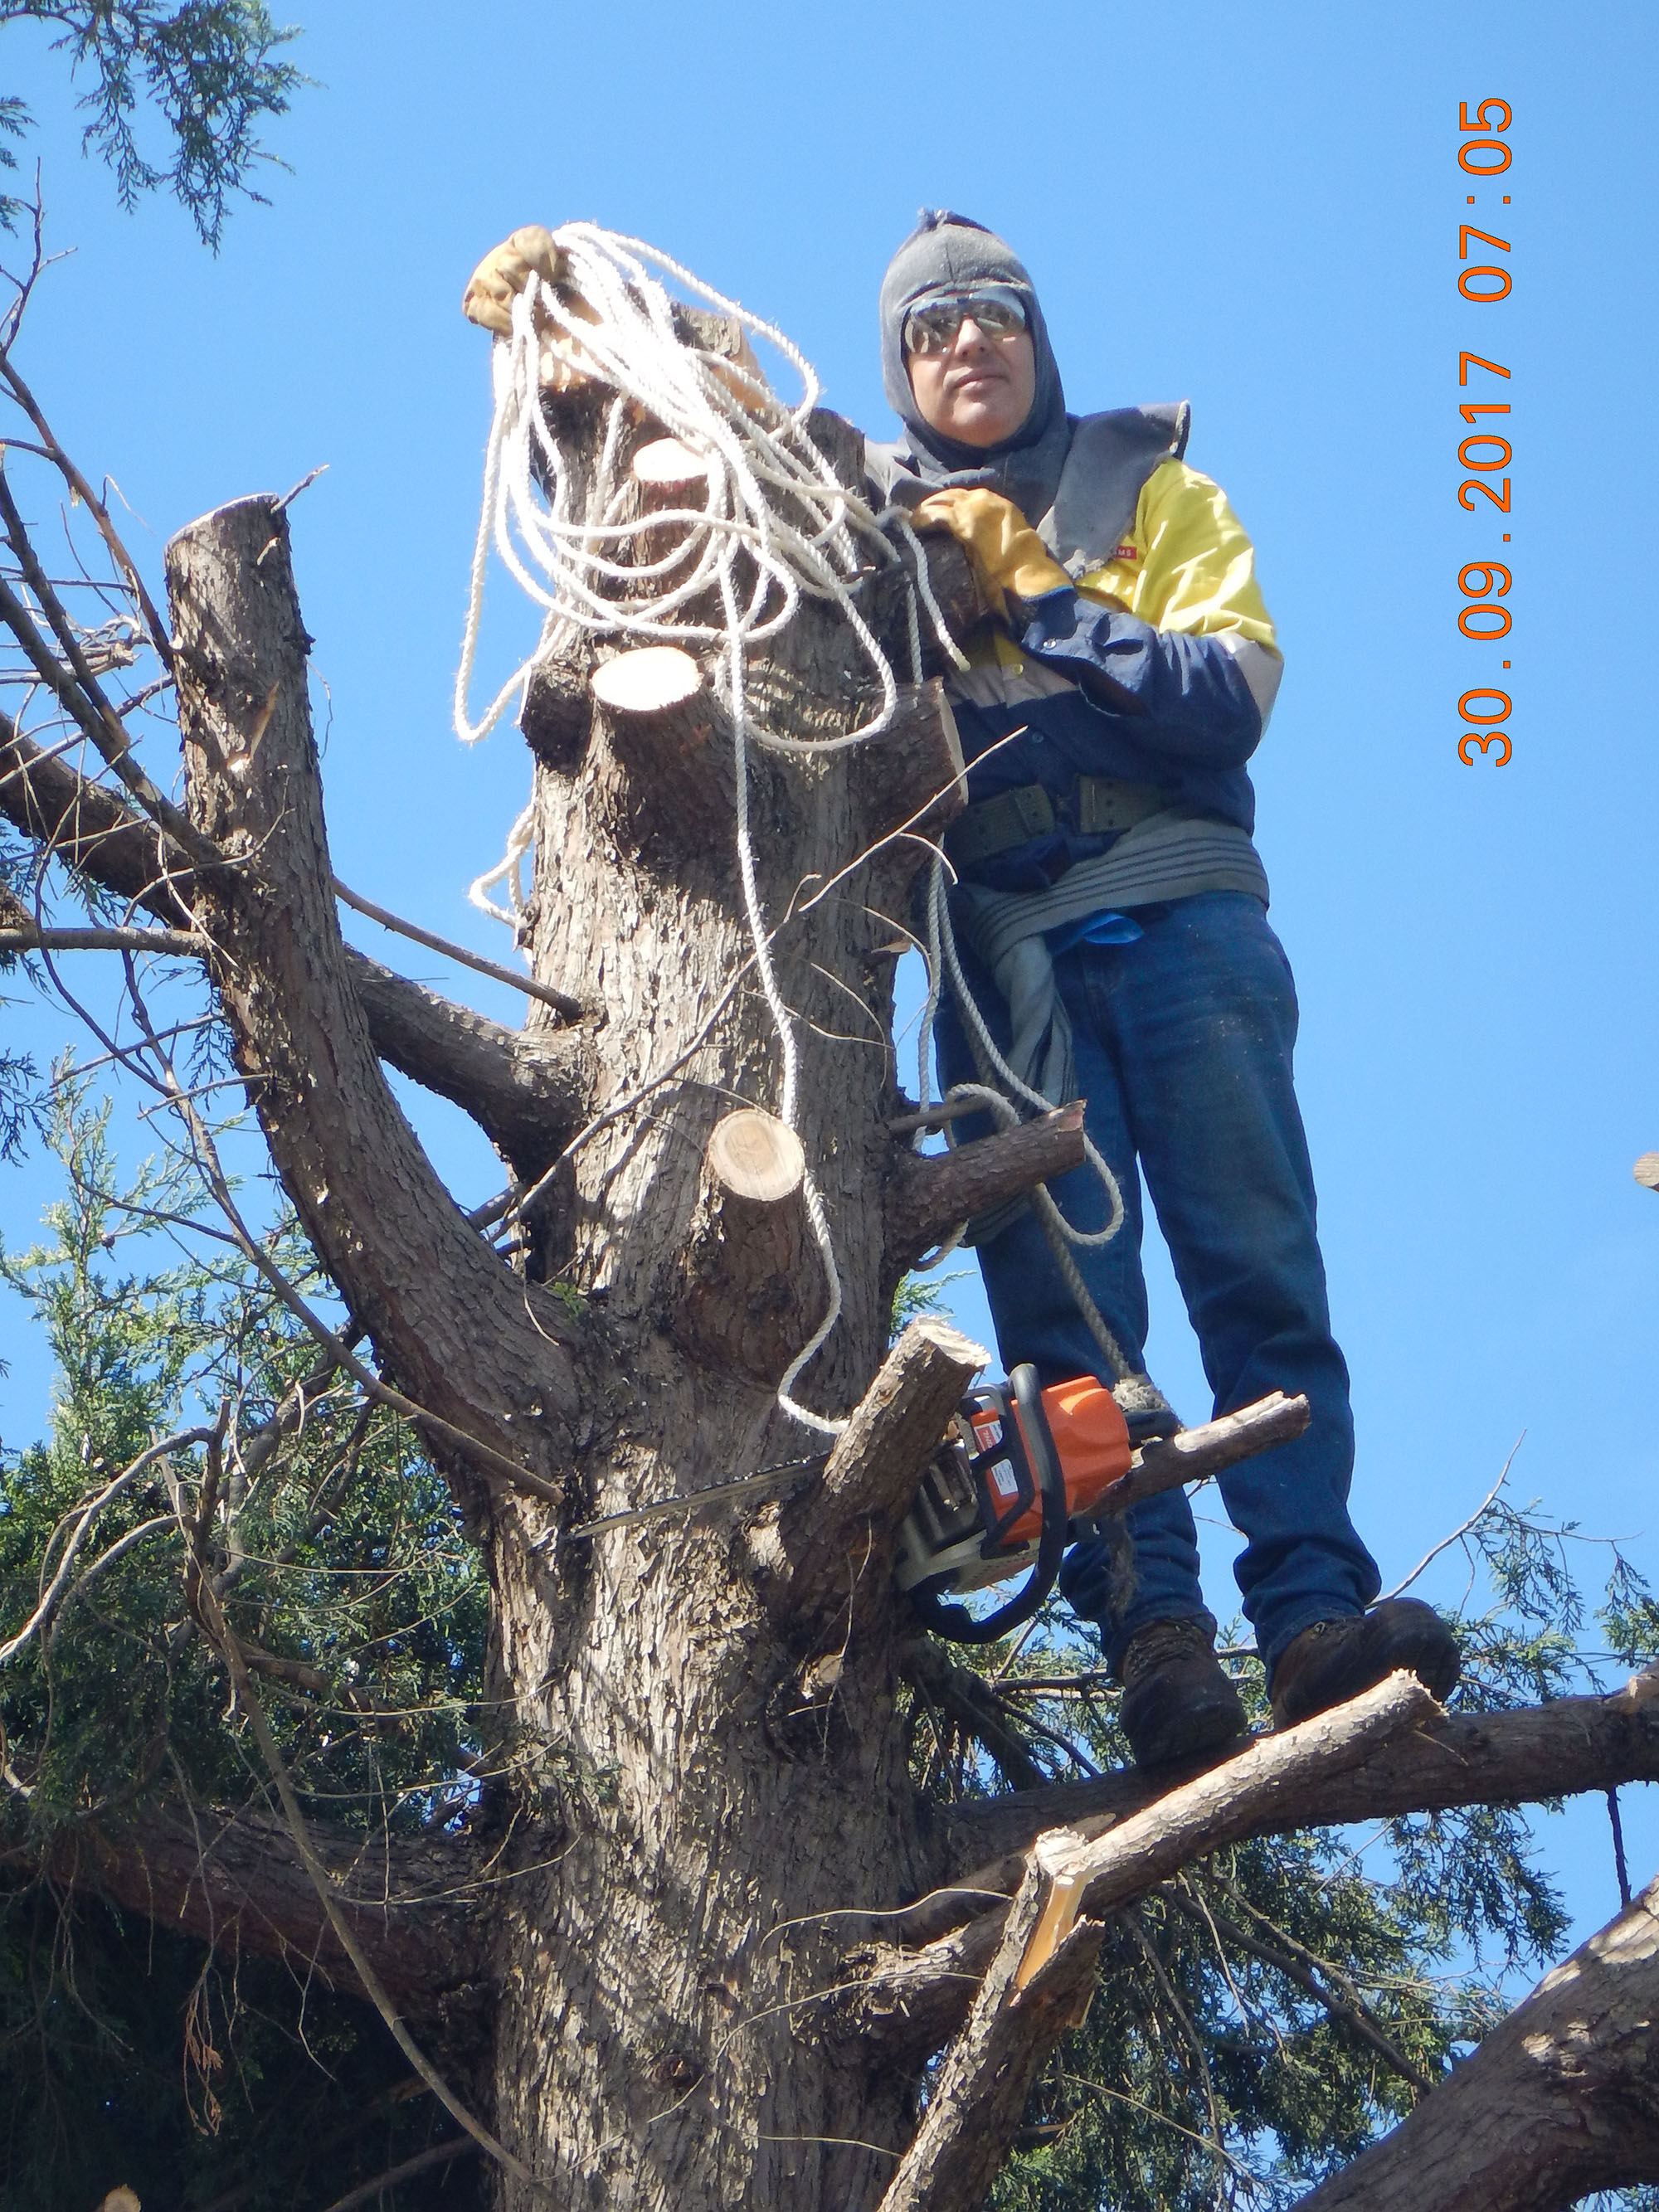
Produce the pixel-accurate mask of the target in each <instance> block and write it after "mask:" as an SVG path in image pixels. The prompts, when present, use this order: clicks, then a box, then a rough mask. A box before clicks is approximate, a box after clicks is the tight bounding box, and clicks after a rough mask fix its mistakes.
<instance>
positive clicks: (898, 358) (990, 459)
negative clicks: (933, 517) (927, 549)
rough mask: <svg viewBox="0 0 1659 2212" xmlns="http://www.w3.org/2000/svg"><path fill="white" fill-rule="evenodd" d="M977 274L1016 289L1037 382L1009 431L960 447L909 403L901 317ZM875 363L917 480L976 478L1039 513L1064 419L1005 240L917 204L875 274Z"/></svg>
mask: <svg viewBox="0 0 1659 2212" xmlns="http://www.w3.org/2000/svg"><path fill="white" fill-rule="evenodd" d="M986 283H990V284H1006V285H1007V286H1008V287H1009V288H1010V289H1012V290H1013V291H1016V292H1018V295H1019V296H1020V300H1021V301H1022V303H1023V304H1024V308H1025V314H1026V320H1027V322H1028V324H1029V325H1030V333H1031V344H1032V348H1033V350H1034V352H1035V354H1036V392H1035V395H1034V397H1033V398H1032V401H1031V410H1030V414H1029V415H1027V416H1026V417H1025V420H1024V422H1022V423H1021V425H1020V427H1019V428H1018V430H1017V431H1016V432H1015V433H1014V435H1013V436H1012V438H1006V439H1004V440H1003V441H1002V442H1001V443H1000V445H996V446H965V445H963V444H962V443H960V442H959V441H957V440H956V439H954V438H945V437H942V436H941V435H940V434H939V432H938V431H937V430H935V429H934V428H933V426H932V425H931V424H930V423H929V422H927V421H926V419H925V418H924V417H923V416H922V414H921V410H920V409H919V408H918V407H917V405H916V402H915V393H914V392H912V391H911V389H910V377H909V372H908V369H907V368H906V367H905V360H904V319H905V316H906V314H907V313H908V311H909V310H910V308H911V307H914V306H915V303H916V301H918V300H921V299H923V298H925V297H926V296H927V294H928V293H930V292H938V291H950V290H952V289H955V288H957V287H959V286H963V285H968V284H986ZM881 370H882V382H883V385H884V388H885V390H886V393H887V398H888V400H889V403H890V405H891V407H892V409H893V411H894V413H895V414H896V416H898V418H899V420H900V422H902V423H903V425H904V441H905V446H906V448H907V450H908V458H909V459H910V460H911V462H912V463H913V465H914V466H915V471H916V473H917V475H918V476H919V477H921V481H922V482H923V483H926V484H928V485H930V486H935V485H939V484H946V483H963V484H982V485H984V486H986V487H987V489H991V490H993V491H999V492H1000V493H1001V494H1002V495H1003V496H1004V497H1005V498H1006V499H1011V500H1012V501H1013V502H1014V504H1015V506H1016V507H1018V508H1019V509H1020V510H1021V511H1022V513H1024V515H1025V517H1026V519H1027V520H1029V521H1031V522H1036V521H1039V520H1041V519H1042V516H1043V515H1045V514H1046V513H1048V509H1049V507H1052V505H1053V504H1054V490H1055V487H1056V486H1057V485H1058V483H1059V482H1060V469H1061V467H1062V466H1063V465H1064V463H1065V459H1066V448H1067V447H1068V446H1069V445H1070V443H1071V436H1072V425H1071V422H1070V421H1069V419H1068V418H1067V416H1066V395H1065V393H1064V392H1063V391H1062V389H1061V387H1060V368H1059V365H1058V363H1057V362H1055V360H1054V349H1053V348H1052V346H1051V345H1050V344H1049V343H1048V325H1047V324H1046V323H1045V322H1044V321H1043V319H1042V307H1041V306H1040V305H1039V304H1038V301H1037V295H1036V287H1035V286H1034V285H1033V283H1032V282H1031V279H1030V274H1029V272H1028V271H1027V270H1026V267H1025V264H1024V262H1023V261H1021V259H1020V258H1019V257H1018V254H1017V253H1016V252H1014V251H1013V249H1012V246H1008V245H1007V244H1006V243H1005V241H1004V240H1001V239H1000V238H999V237H998V236H997V234H996V233H995V232H994V231H990V230H987V229H986V228H985V227H984V225H983V224H982V223H977V222H972V221H971V220H970V219H969V217H968V216H962V215H954V214H952V213H951V210H949V209H948V208H923V210H921V216H920V217H919V219H918V221H917V224H916V228H915V229H914V230H913V231H912V232H911V234H910V235H909V236H908V238H907V239H906V240H905V241H904V243H903V245H902V246H900V248H899V250H898V252H896V254H895V255H894V256H893V258H892V259H891V261H890V263H889V264H888V265H887V274H886V275H885V276H884V277H883V279H882V283H881Z"/></svg>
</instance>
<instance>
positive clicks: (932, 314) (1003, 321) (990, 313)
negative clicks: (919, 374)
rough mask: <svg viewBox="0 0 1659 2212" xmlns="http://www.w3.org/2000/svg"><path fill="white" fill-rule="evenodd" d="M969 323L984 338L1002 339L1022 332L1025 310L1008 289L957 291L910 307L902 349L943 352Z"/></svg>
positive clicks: (917, 351) (916, 351)
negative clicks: (998, 291) (948, 295)
mask: <svg viewBox="0 0 1659 2212" xmlns="http://www.w3.org/2000/svg"><path fill="white" fill-rule="evenodd" d="M966 322H971V323H972V324H973V325H975V329H977V330H980V331H983V332H984V334H985V336H986V337H987V338H1006V337H1011V336H1012V334H1013V332H1014V331H1023V330H1024V328H1025V326H1026V325H1025V310H1024V307H1022V306H1021V304H1020V302H1019V301H1018V297H1017V296H1016V295H1014V294H1013V293H1012V292H1008V293H994V292H969V293H957V294H956V295H954V296H953V297H951V298H950V299H946V300H932V301H928V303H927V306H926V307H915V308H913V309H912V310H911V312H910V314H909V316H908V318H907V319H906V322H905V325H904V350H905V351H906V353H909V354H929V353H944V352H945V351H947V350H948V349H949V348H950V347H951V346H952V345H954V344H955V343H956V339H957V332H958V331H960V330H961V328H962V326H963V324H964V323H966Z"/></svg>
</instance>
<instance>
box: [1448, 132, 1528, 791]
mask: <svg viewBox="0 0 1659 2212" xmlns="http://www.w3.org/2000/svg"><path fill="white" fill-rule="evenodd" d="M1457 127H1458V129H1459V131H1461V132H1462V142H1461V143H1460V144H1459V146H1458V149H1457V165H1458V167H1459V168H1460V169H1462V172H1463V174H1464V175H1465V176H1466V177H1467V178H1468V179H1469V180H1470V181H1471V182H1472V183H1477V184H1478V183H1479V182H1480V180H1482V179H1496V178H1498V177H1502V176H1504V175H1505V174H1506V173H1507V172H1508V170H1509V166H1510V143H1509V140H1508V139H1507V138H1506V137H1504V132H1505V131H1508V129H1509V127H1510V104H1509V102H1508V101H1507V100H1482V101H1481V102H1480V106H1478V107H1477V108H1476V109H1475V111H1474V118H1473V119H1471V118H1470V115H1469V107H1468V101H1467V100H1462V101H1460V103H1459V105H1458V116H1457ZM1465 197H1466V200H1467V204H1468V206H1470V207H1472V208H1478V209H1479V210H1480V214H1481V215H1482V216H1484V218H1485V220H1486V222H1493V221H1496V220H1498V217H1497V216H1495V215H1494V214H1493V213H1492V212H1491V211H1490V210H1489V209H1488V207H1487V205H1486V201H1487V200H1489V199H1490V198H1491V197H1492V194H1491V192H1490V191H1488V192H1487V193H1486V194H1485V195H1481V194H1479V193H1477V192H1473V191H1472V192H1469V193H1467V194H1466V195H1465ZM1500 198H1501V204H1502V205H1503V206H1504V207H1508V205H1509V204H1510V195H1509V194H1508V193H1507V192H1504V193H1503V194H1502V195H1501V196H1500ZM1503 222H1504V229H1505V230H1507V229H1508V228H1509V227H1510V225H1509V221H1508V218H1507V217H1504V218H1503ZM1509 251H1510V241H1509V240H1508V239H1507V238H1499V237H1498V235H1497V234H1496V233H1495V232H1492V231H1490V230H1478V229H1477V228H1475V226H1474V223H1473V222H1462V223H1460V224H1459V225H1458V227H1457V258H1458V259H1459V261H1460V262H1461V263H1462V268H1461V269H1460V270H1459V271H1458V276H1457V289H1458V290H1459V292H1461V293H1462V296H1463V297H1464V299H1465V300H1467V301H1469V302H1470V304H1471V305H1472V306H1474V307H1497V306H1498V304H1499V302H1500V301H1504V300H1507V299H1508V298H1509V296H1510V264H1509V262H1508V260H1507V258H1505V259H1504V260H1503V261H1498V260H1495V259H1492V258H1484V257H1486V256H1489V255H1496V254H1500V253H1501V254H1503V255H1504V256H1505V257H1507V255H1508V253H1509ZM1483 335H1484V334H1483ZM1503 350H1504V351H1507V350H1508V349H1507V347H1505V348H1504V349H1503ZM1493 351H1494V352H1496V351H1498V346H1497V345H1496V344H1494V346H1493ZM1496 377H1501V378H1502V379H1503V380H1504V382H1503V384H1502V385H1498V384H1495V383H1494V382H1493V381H1492V379H1493V378H1496ZM1509 380H1510V372H1509V370H1508V369H1507V368H1505V367H1504V364H1503V362H1498V361H1489V360H1487V359H1486V357H1485V356H1483V355H1480V354H1478V353H1466V352H1462V351H1460V352H1459V354H1458V356H1457V381H1458V384H1459V386H1461V388H1462V402H1461V404H1460V405H1459V407H1458V410H1457V411H1458V414H1459V415H1460V416H1462V420H1463V422H1464V425H1465V427H1466V435H1465V436H1464V438H1463V440H1462V443H1461V444H1460V445H1459V447H1458V448H1457V459H1458V462H1459V464H1460V465H1461V466H1462V468H1463V469H1464V470H1465V471H1467V473H1466V475H1465V476H1464V477H1463V480H1462V483H1460V484H1459V485H1458V487H1457V503H1458V505H1459V506H1460V507H1463V508H1465V509H1466V510H1467V511H1468V513H1471V514H1478V515H1481V516H1484V517H1485V518H1486V520H1488V521H1490V520H1492V513H1491V511H1490V510H1491V509H1492V508H1496V509H1497V511H1498V513H1499V514H1504V515H1507V514H1508V513H1509V511H1510V477H1509V473H1508V471H1509V467H1510V454H1511V451H1512V448H1511V447H1510V441H1509V439H1508V438H1507V437H1504V436H1503V435H1500V433H1501V432H1502V431H1504V430H1507V429H1508V428H1510V425H1509V423H1508V422H1501V423H1500V422H1498V420H1497V419H1496V418H1498V416H1508V414H1509V412H1510V401H1509V399H1508V398H1492V397H1491V396H1489V395H1491V394H1492V393H1495V392H1499V391H1504V392H1506V391H1507V389H1508V386H1509ZM1502 538H1503V542H1504V544H1505V545H1507V544H1509V542H1510V533H1509V532H1508V531H1507V530H1505V531H1504V532H1503V533H1502ZM1513 580H1514V579H1513V577H1512V575H1511V574H1510V567H1509V564H1508V562H1504V561H1469V562H1465V563H1464V565H1463V567H1462V568H1460V569H1459V571H1458V574H1457V588H1458V590H1459V591H1460V592H1462V595H1463V600H1464V604H1463V605H1462V608H1460V610H1459V611H1458V617H1457V627H1458V629H1460V630H1462V633H1463V635H1464V636H1465V637H1467V638H1472V639H1474V640H1475V641H1477V642H1478V643H1480V644H1482V645H1493V644H1496V643H1497V641H1498V640H1499V639H1500V638H1505V637H1507V636H1508V635H1509V634H1510V611H1509V609H1508V608H1507V607H1506V606H1504V605H1503V601H1504V598H1505V597H1506V596H1507V594H1508V592H1509V588H1510V584H1511V583H1512V581H1513ZM1509 665H1510V664H1509V662H1508V661H1507V660H1505V661H1504V664H1503V666H1504V669H1505V670H1507V668H1508V667H1509ZM1457 713H1458V719H1459V720H1461V721H1462V722H1464V723H1466V724H1471V723H1472V724H1474V727H1473V728H1465V730H1464V731H1463V733H1462V736H1461V737H1460V738H1458V740H1457V757H1458V759H1459V760H1461V761H1462V763H1463V765H1464V767H1465V768H1473V767H1474V763H1475V756H1476V754H1477V753H1479V754H1480V755H1481V756H1482V757H1484V758H1485V759H1486V761H1487V762H1489V763H1491V765H1492V767H1494V768H1507V767H1508V766H1509V763H1510V759H1511V758H1512V757H1513V748H1512V747H1511V745H1510V737H1509V732H1508V731H1507V730H1506V729H1505V728H1504V724H1505V723H1506V722H1507V721H1508V720H1509V716H1510V695H1509V693H1508V691H1506V690H1500V689H1499V688H1498V685H1496V684H1477V685H1475V686H1474V688H1473V689H1471V690H1468V691H1465V692H1464V693H1463V695H1462V697H1461V698H1460V699H1459V701H1458V702H1457Z"/></svg>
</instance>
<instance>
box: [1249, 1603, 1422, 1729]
mask: <svg viewBox="0 0 1659 2212" xmlns="http://www.w3.org/2000/svg"><path fill="white" fill-rule="evenodd" d="M1400 1667H1403V1668H1406V1669H1407V1671H1408V1672H1409V1673H1411V1674H1415V1675H1416V1677H1417V1679H1418V1680H1419V1682H1421V1683H1422V1685H1423V1686H1424V1687H1425V1689H1426V1690H1430V1691H1431V1692H1433V1693H1434V1695H1435V1696H1436V1697H1437V1698H1438V1699H1442V1700H1443V1699H1445V1697H1446V1695H1447V1693H1448V1692H1449V1690H1450V1689H1451V1686H1452V1685H1453V1683H1454V1682H1455V1681H1456V1680H1457V1677H1458V1675H1459V1674H1460V1673H1461V1672H1462V1661H1461V1660H1460V1658H1459V1656H1458V1651H1457V1639H1456V1638H1455V1636H1454V1635H1453V1634H1452V1632H1451V1631H1450V1629H1449V1628H1448V1627H1447V1626H1446V1624H1445V1622H1444V1621H1443V1620H1442V1619H1441V1618H1440V1615H1439V1614H1438V1613H1437V1612H1436V1611H1435V1609H1434V1607H1432V1606H1431V1605H1425V1604H1423V1602H1422V1601H1421V1600H1420V1599H1418V1598H1414V1597H1391V1598H1387V1599H1385V1600H1384V1601H1383V1603H1382V1604H1381V1605H1374V1606H1373V1607H1371V1609H1370V1612H1369V1613H1356V1614H1354V1615H1352V1617H1351V1618H1349V1619H1347V1620H1318V1621H1316V1622H1315V1623H1314V1625H1313V1626H1312V1627H1311V1628H1304V1630H1303V1632H1302V1633H1301V1635H1300V1636H1297V1637H1293V1638H1291V1641H1290V1643H1288V1644H1286V1645H1285V1649H1284V1650H1282V1651H1281V1652H1280V1653H1279V1663H1278V1665H1277V1666H1276V1667H1275V1668H1273V1681H1272V1684H1271V1685H1270V1688H1271V1692H1272V1697H1273V1726H1274V1727H1275V1728H1293V1727H1294V1726H1295V1725H1296V1723H1297V1721H1305V1720H1308V1719H1310V1718H1311V1717H1312V1716H1313V1715H1314V1714H1315V1713H1322V1712H1325V1711H1328V1709H1329V1708H1330V1707H1331V1706H1332V1705H1346V1702H1347V1700H1348V1699H1350V1698H1357V1697H1358V1695H1359V1693H1360V1692H1361V1691H1362V1690H1369V1689H1370V1688H1371V1687H1372V1686H1373V1685H1374V1684H1376V1683H1377V1682H1380V1681H1381V1680H1383V1677H1384V1675H1386V1674H1393V1673H1394V1672H1395V1668H1400Z"/></svg>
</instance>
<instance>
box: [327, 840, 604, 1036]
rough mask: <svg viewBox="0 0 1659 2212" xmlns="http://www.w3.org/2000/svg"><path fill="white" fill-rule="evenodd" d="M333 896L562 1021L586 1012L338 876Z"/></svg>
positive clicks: (576, 1001) (547, 987)
mask: <svg viewBox="0 0 1659 2212" xmlns="http://www.w3.org/2000/svg"><path fill="white" fill-rule="evenodd" d="M334 896H335V897H336V898H337V899H338V900H339V901H340V902H341V903H342V904H343V905H345V906H349V908H351V910H352V912H353V913H354V914H361V915H367V917H368V920H369V921H378V922H379V923H380V927H381V928H382V929H390V930H392V931H393V932H395V933H396V934H397V935H398V936H399V937H406V938H408V939H409V940H410V943H411V944H413V945H425V947H426V949H427V951H428V952H441V953H442V955H443V956H444V958H445V959H446V960H453V961H454V962H455V963H456V964H457V965H458V966H459V967H462V968H471V969H472V970H473V971H474V973H475V974H477V975H488V976H489V978H490V980H491V981H492V982H496V983H505V984H506V985H507V988H508V989H509V990H513V991H522V992H523V993H524V994H525V996H526V998H527V999H539V1000H541V1002H542V1004H543V1005H544V1006H551V1008H552V1009H553V1011H554V1012H555V1013H556V1014H557V1015H558V1016H559V1017H560V1018H561V1019H562V1020H563V1021H567V1022H579V1021H580V1019H581V1018H582V1015H583V1012H585V1009H584V1007H583V1006H582V1002H581V1000H580V999H573V998H571V997H570V996H569V995H568V994H567V993H565V992H563V991H556V990H555V989H554V988H553V987H552V985H551V984H550V983H538V981H536V979H535V977H534V976H533V975H526V974H525V973H524V971H523V969H517V968H503V967H502V966H501V964H500V963H499V962H498V961H495V960H486V959H485V958H484V957H483V955H482V954H481V953H477V952H469V951H467V949H466V947H465V945H456V944H453V943H452V941H451V940H450V939H448V938H447V937H438V936H435V934H434V933H433V932H432V931H431V930H429V929H422V927H421V926H420V924H419V923H418V922H414V921H405V920H404V917H403V915H400V914H392V913H391V912H390V911H389V910H388V909H387V908H385V907H383V906H376V905H375V903H374V901H373V900H372V899H366V898H364V897H363V896H362V894H361V893H360V892H358V891H354V890H350V889H349V887H348V886H347V885H346V884H343V883H342V882H341V881H340V878H338V877H337V876H336V877H335V878H334Z"/></svg>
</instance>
